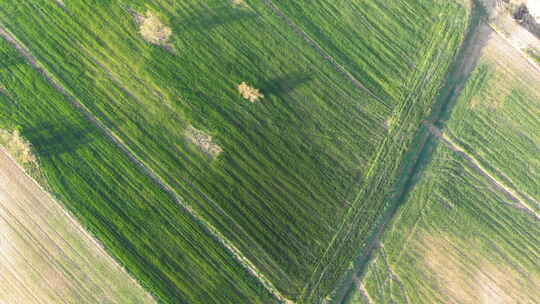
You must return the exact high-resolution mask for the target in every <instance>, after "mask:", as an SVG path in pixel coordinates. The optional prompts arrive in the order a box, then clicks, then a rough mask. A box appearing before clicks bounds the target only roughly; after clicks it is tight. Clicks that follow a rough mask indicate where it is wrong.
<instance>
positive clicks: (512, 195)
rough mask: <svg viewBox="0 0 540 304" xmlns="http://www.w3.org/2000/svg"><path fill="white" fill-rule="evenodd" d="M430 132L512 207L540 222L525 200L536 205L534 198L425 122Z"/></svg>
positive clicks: (539, 215) (537, 215)
mask: <svg viewBox="0 0 540 304" xmlns="http://www.w3.org/2000/svg"><path fill="white" fill-rule="evenodd" d="M426 125H427V127H428V129H429V131H430V133H431V134H432V135H434V136H435V137H436V138H437V139H438V140H439V141H441V142H442V143H444V144H445V145H446V146H447V147H448V148H450V149H451V150H452V151H454V152H456V153H459V154H460V155H461V156H463V157H464V158H465V159H466V160H467V162H468V164H469V166H470V167H471V168H472V169H473V170H475V171H476V172H478V173H480V174H481V175H482V176H483V177H484V178H486V179H487V180H488V181H489V183H490V184H491V185H492V186H494V187H495V188H496V189H497V190H499V191H500V192H502V193H503V194H504V195H505V196H506V197H508V198H509V199H510V200H512V201H513V202H515V203H516V204H515V205H514V204H509V205H510V206H512V207H515V208H517V209H519V210H521V211H524V212H526V213H527V214H529V215H531V216H532V217H534V218H535V219H536V221H538V222H540V214H539V213H537V212H536V211H535V210H534V208H532V207H531V206H530V205H529V203H528V202H527V201H529V202H530V201H531V200H532V202H533V203H535V204H537V205H538V206H540V204H539V203H538V202H536V201H534V199H532V198H531V197H530V196H528V195H526V194H524V193H522V192H521V191H519V190H518V189H516V188H513V187H511V186H509V185H508V184H507V183H505V182H503V181H501V180H500V179H499V178H497V177H496V176H495V175H493V174H491V173H490V172H489V170H488V169H486V168H485V167H484V166H483V165H482V163H486V162H485V161H482V160H479V159H478V158H477V157H475V156H473V154H472V153H470V152H468V151H467V150H466V149H465V148H463V147H462V146H461V145H460V144H458V143H457V142H456V141H455V140H453V139H452V138H450V136H448V135H447V134H445V133H443V132H442V131H441V130H439V129H438V128H437V127H435V126H434V125H432V124H429V123H426ZM496 170H497V169H496Z"/></svg>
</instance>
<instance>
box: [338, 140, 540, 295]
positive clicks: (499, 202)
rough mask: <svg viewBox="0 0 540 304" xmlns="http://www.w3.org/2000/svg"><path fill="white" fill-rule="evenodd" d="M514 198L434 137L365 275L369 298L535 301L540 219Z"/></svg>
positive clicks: (357, 293) (539, 278) (355, 293)
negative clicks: (426, 161) (423, 166)
mask: <svg viewBox="0 0 540 304" xmlns="http://www.w3.org/2000/svg"><path fill="white" fill-rule="evenodd" d="M515 204H516V203H515V202H512V201H511V200H510V199H509V198H508V197H506V196H505V195H504V194H503V193H502V192H500V191H498V190H497V189H496V188H494V187H493V185H492V184H490V183H488V182H487V181H486V179H485V177H484V176H482V175H480V174H479V173H478V172H476V171H475V170H473V169H471V168H470V166H469V164H468V162H467V160H466V159H464V158H462V157H461V156H459V155H458V154H456V152H454V151H451V150H450V149H448V148H447V147H445V146H443V145H440V144H439V146H438V147H437V148H436V151H435V152H434V154H433V156H432V160H431V163H430V164H429V165H428V166H427V168H426V169H425V171H424V172H423V173H422V175H421V178H420V180H419V181H418V183H417V184H416V186H415V188H414V190H413V191H412V192H411V193H410V196H409V197H408V199H407V201H406V202H405V203H404V204H403V207H402V208H401V209H400V211H399V212H398V213H397V214H396V216H395V218H394V221H393V222H392V224H391V226H390V227H389V228H388V229H387V233H386V234H385V236H384V237H383V238H382V239H381V243H380V246H381V247H380V248H379V251H378V253H377V255H376V258H375V259H374V260H373V261H372V263H371V264H370V266H369V267H368V270H367V272H366V274H365V278H364V279H363V284H364V286H365V289H366V290H367V292H366V294H367V295H368V297H369V298H370V299H371V300H372V301H373V302H371V303H496V302H497V301H502V302H503V303H513V301H516V303H534V301H535V299H538V296H539V293H538V288H537V287H538V284H539V283H540V267H539V266H538V263H537V261H538V259H539V258H540V246H539V244H540V237H539V236H540V226H539V225H538V221H536V220H534V218H532V217H531V216H530V215H529V214H527V213H525V212H523V211H522V210H521V209H518V208H516V207H515ZM348 303H351V304H352V303H355V304H356V303H367V302H366V301H365V297H363V296H362V295H361V293H359V292H358V291H357V290H355V291H354V292H352V293H351V294H350V297H349V301H348Z"/></svg>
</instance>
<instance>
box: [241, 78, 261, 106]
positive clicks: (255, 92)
mask: <svg viewBox="0 0 540 304" xmlns="http://www.w3.org/2000/svg"><path fill="white" fill-rule="evenodd" d="M238 92H240V95H242V97H244V98H245V99H247V100H249V101H251V102H256V101H259V99H261V98H264V95H263V94H261V92H259V89H256V88H254V87H251V86H249V85H248V84H247V83H245V82H242V83H241V84H239V85H238Z"/></svg>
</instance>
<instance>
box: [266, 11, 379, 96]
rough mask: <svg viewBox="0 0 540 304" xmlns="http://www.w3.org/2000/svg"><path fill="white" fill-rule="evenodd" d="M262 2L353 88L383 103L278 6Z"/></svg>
mask: <svg viewBox="0 0 540 304" xmlns="http://www.w3.org/2000/svg"><path fill="white" fill-rule="evenodd" d="M263 2H264V3H265V4H266V6H267V7H268V8H270V9H271V10H272V11H273V12H274V13H275V14H276V15H278V16H279V17H280V18H282V19H283V20H284V21H285V23H287V25H288V26H289V27H290V28H291V29H292V30H293V31H294V32H295V33H296V34H298V35H300V36H301V37H302V38H304V40H305V41H306V42H307V43H308V44H309V45H311V46H312V47H313V48H314V49H315V50H316V51H317V53H319V54H320V55H321V56H322V57H323V58H324V59H326V60H328V61H329V62H330V63H331V64H332V65H333V66H334V68H335V69H336V70H337V71H338V72H339V73H341V74H342V75H343V76H345V77H346V78H347V79H349V80H350V81H351V82H352V84H353V85H354V86H355V87H357V88H358V89H360V90H363V91H365V92H367V93H368V94H369V95H370V96H371V97H373V98H375V99H377V100H378V101H380V102H382V103H384V101H383V99H382V98H380V97H379V96H377V95H375V94H374V93H373V92H371V90H369V89H368V88H367V87H366V86H364V85H363V84H362V83H361V82H360V81H359V80H358V79H356V77H354V76H353V75H352V74H351V73H350V72H349V71H348V70H347V69H346V68H345V67H344V66H342V65H341V64H339V63H338V62H337V60H336V59H335V58H334V57H332V56H331V55H330V54H328V53H327V52H326V51H325V50H324V49H323V48H322V46H321V45H320V44H319V43H317V41H315V40H314V39H313V38H311V36H309V35H308V33H306V32H305V31H304V30H302V29H301V28H300V26H298V25H297V24H296V23H294V21H293V20H292V19H291V18H289V17H287V15H285V13H284V12H283V11H282V10H281V9H280V8H279V7H278V6H276V5H275V4H274V2H273V1H272V0H263Z"/></svg>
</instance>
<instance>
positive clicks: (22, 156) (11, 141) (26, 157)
mask: <svg viewBox="0 0 540 304" xmlns="http://www.w3.org/2000/svg"><path fill="white" fill-rule="evenodd" d="M0 146H1V147H3V148H4V149H6V150H7V151H8V152H9V153H10V154H11V156H13V157H14V158H15V159H16V160H17V161H18V162H20V163H21V164H22V165H29V164H36V162H37V159H36V156H35V155H34V154H33V153H32V145H31V144H30V143H29V142H28V141H27V140H26V139H25V138H24V137H22V136H21V133H20V131H19V130H17V129H15V130H12V131H7V130H3V129H0Z"/></svg>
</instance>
